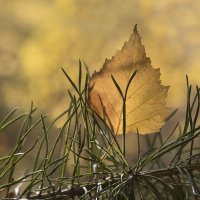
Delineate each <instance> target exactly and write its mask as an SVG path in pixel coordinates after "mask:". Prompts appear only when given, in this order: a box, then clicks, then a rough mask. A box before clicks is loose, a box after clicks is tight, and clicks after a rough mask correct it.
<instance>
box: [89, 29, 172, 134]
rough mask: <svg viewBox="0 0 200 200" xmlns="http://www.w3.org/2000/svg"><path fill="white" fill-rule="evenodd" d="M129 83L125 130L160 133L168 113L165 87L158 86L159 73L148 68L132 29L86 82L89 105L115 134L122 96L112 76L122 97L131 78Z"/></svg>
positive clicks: (120, 131)
mask: <svg viewBox="0 0 200 200" xmlns="http://www.w3.org/2000/svg"><path fill="white" fill-rule="evenodd" d="M136 70H137V73H136V75H135V77H134V79H133V80H132V82H131V84H130V87H129V89H128V93H127V100H126V130H127V133H129V132H136V131H137V130H138V131H139V133H140V134H149V133H154V132H157V131H159V130H160V128H161V127H162V125H163V124H164V123H165V119H166V117H167V116H168V114H169V109H168V108H167V107H166V106H165V104H166V97H167V92H168V88H169V87H168V86H163V85H161V81H160V71H159V69H154V68H153V67H152V66H151V61H150V59H149V58H148V57H146V53H145V49H144V46H143V45H142V43H141V38H140V36H139V34H138V31H137V26H135V28H134V30H133V33H132V34H131V37H130V39H129V41H128V42H125V44H124V46H123V48H122V49H121V51H117V52H116V54H115V56H113V57H112V59H111V60H107V59H106V60H105V63H104V65H103V67H102V69H101V70H100V71H99V72H95V73H94V74H93V75H92V77H91V79H90V81H89V104H90V106H91V107H92V109H93V110H94V111H95V112H96V113H97V114H98V115H99V116H101V117H102V118H103V119H104V120H105V121H106V123H107V124H108V125H109V126H110V128H112V129H113V131H114V132H115V133H117V134H121V133H122V129H123V126H122V124H123V123H122V122H123V115H122V105H123V103H122V102H123V101H122V97H121V96H120V93H119V91H118V90H117V88H116V86H115V84H114V83H113V80H112V79H111V75H112V76H113V77H114V78H115V80H116V81H117V83H118V85H119V86H120V88H121V90H122V92H123V94H124V93H125V89H126V86H127V83H128V81H129V79H130V76H131V75H132V74H133V72H134V71H136Z"/></svg>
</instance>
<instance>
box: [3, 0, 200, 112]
mask: <svg viewBox="0 0 200 200" xmlns="http://www.w3.org/2000/svg"><path fill="white" fill-rule="evenodd" d="M0 8H1V12H0V22H1V23H0V95H1V98H2V99H1V102H0V103H1V104H4V105H5V106H6V107H8V108H12V107H14V106H18V105H19V106H20V107H22V108H27V106H28V105H29V104H30V101H31V100H33V101H34V102H35V103H36V105H38V106H39V107H40V109H43V110H44V111H45V112H47V113H53V115H56V114H58V113H59V112H61V111H62V110H64V108H65V107H66V105H67V92H66V91H67V89H69V88H70V85H69V84H68V83H67V81H66V80H65V77H64V75H63V74H62V73H61V70H60V67H61V66H62V67H64V68H65V69H66V70H67V72H69V74H70V75H71V76H72V78H73V80H77V77H78V76H77V71H78V59H79V58H80V59H81V60H84V61H85V62H86V63H87V64H88V66H89V68H90V71H91V72H92V71H93V70H94V69H99V68H100V67H101V66H102V63H103V62H104V59H105V58H106V57H108V58H110V57H111V56H112V55H113V54H114V52H115V51H116V50H117V49H120V48H121V46H122V45H123V42H124V41H126V40H127V39H128V37H129V35H130V33H131V32H132V29H133V27H134V25H135V24H136V23H137V24H138V30H139V32H140V35H141V36H142V41H143V44H144V45H145V47H146V53H147V56H149V57H151V60H152V63H153V66H154V67H159V68H161V73H162V76H161V77H162V81H163V83H164V84H165V85H170V86H171V88H170V92H169V98H168V101H169V105H170V106H172V107H181V106H182V105H183V99H184V98H185V91H186V90H185V85H186V84H185V83H186V81H185V75H186V74H188V76H189V78H190V81H191V82H192V83H195V84H200V79H199V75H198V73H199V71H200V66H199V57H200V37H199V35H200V22H199V19H200V12H199V10H200V2H199V1H188V0H168V1H158V0H149V1H142V0H127V1H123V0H110V1H106V0H101V1H97V0H84V1H83V0H67V1H66V0H51V1H48V0H44V1H40V0H35V1H27V0H13V1H3V0H1V1H0Z"/></svg>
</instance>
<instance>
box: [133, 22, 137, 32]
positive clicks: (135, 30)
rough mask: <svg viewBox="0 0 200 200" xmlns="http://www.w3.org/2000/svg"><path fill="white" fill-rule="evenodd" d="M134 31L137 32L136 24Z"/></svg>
mask: <svg viewBox="0 0 200 200" xmlns="http://www.w3.org/2000/svg"><path fill="white" fill-rule="evenodd" d="M133 31H134V32H137V24H135V26H134V29H133Z"/></svg>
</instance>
